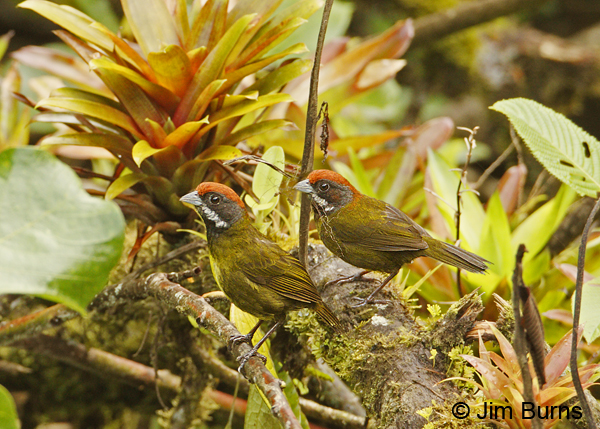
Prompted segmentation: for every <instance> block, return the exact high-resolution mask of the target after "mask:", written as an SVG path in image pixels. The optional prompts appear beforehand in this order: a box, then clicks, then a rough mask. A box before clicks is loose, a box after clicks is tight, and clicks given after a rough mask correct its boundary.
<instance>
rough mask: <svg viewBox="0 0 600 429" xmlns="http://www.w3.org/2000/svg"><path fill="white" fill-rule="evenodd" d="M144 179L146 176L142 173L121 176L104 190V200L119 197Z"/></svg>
mask: <svg viewBox="0 0 600 429" xmlns="http://www.w3.org/2000/svg"><path fill="white" fill-rule="evenodd" d="M146 177H147V176H146V175H145V174H143V173H131V174H125V175H122V176H121V177H119V178H118V179H117V180H115V181H114V182H112V183H111V184H110V186H109V187H108V189H107V190H106V194H105V195H104V198H106V199H107V200H113V199H115V198H116V197H118V196H119V195H121V193H122V192H123V191H126V190H127V189H129V188H131V187H132V186H133V185H135V184H136V183H139V182H141V181H142V180H144V179H145V178H146Z"/></svg>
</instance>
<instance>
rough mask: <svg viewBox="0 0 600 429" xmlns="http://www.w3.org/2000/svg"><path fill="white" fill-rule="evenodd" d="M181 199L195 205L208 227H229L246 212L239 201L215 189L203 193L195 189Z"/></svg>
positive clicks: (222, 228) (221, 228) (223, 228)
mask: <svg viewBox="0 0 600 429" xmlns="http://www.w3.org/2000/svg"><path fill="white" fill-rule="evenodd" d="M181 201H183V202H185V203H188V204H192V205H193V206H194V207H195V209H196V211H197V212H198V214H199V215H200V216H201V217H202V219H203V220H204V223H205V224H206V227H207V228H208V229H213V228H216V229H220V230H225V229H228V228H230V227H231V226H232V225H233V224H234V223H235V222H237V221H238V220H239V219H240V218H241V217H242V216H243V215H244V213H245V211H244V209H243V208H242V207H240V205H239V204H240V203H239V202H237V201H232V200H231V199H229V198H227V197H226V196H225V195H223V194H222V193H220V192H215V191H209V192H206V193H204V194H202V195H199V194H198V192H197V191H193V192H190V193H189V194H187V195H184V196H183V197H182V198H181Z"/></svg>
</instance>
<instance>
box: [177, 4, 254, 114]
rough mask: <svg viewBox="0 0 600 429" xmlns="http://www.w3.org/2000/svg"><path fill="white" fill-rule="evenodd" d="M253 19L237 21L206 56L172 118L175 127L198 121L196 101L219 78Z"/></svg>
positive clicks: (252, 16)
mask: <svg viewBox="0 0 600 429" xmlns="http://www.w3.org/2000/svg"><path fill="white" fill-rule="evenodd" d="M254 17H255V16H254V15H247V16H244V17H242V18H240V19H239V20H237V21H236V23H235V24H234V25H233V26H231V28H229V30H227V32H226V33H225V35H224V36H223V37H222V38H221V40H219V42H218V43H217V45H216V46H215V48H214V49H213V50H212V51H211V52H210V53H209V54H208V56H207V57H206V59H205V60H204V61H203V63H202V66H201V67H200V68H199V69H198V71H197V72H196V74H195V75H194V78H193V79H192V81H191V83H190V85H189V87H188V90H187V92H186V94H185V95H184V96H183V99H182V101H181V103H180V105H179V107H178V108H177V111H176V112H175V115H174V116H173V122H174V123H175V124H176V125H181V124H183V123H184V122H188V121H193V120H197V119H199V116H200V114H201V113H200V114H199V112H198V107H199V106H198V104H199V103H197V99H198V98H199V97H200V95H201V94H202V92H203V91H204V90H205V89H206V87H208V86H209V85H210V84H211V82H213V81H215V80H217V79H218V78H219V76H220V75H221V72H222V71H223V68H224V66H225V60H226V59H227V57H228V56H229V54H230V53H231V51H232V49H233V48H234V46H235V44H236V43H237V42H238V40H239V38H240V36H241V35H242V33H243V32H244V31H245V30H246V28H247V27H248V25H249V24H250V22H251V21H252V20H253V19H254ZM200 104H201V103H200Z"/></svg>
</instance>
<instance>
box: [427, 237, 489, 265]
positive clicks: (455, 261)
mask: <svg viewBox="0 0 600 429" xmlns="http://www.w3.org/2000/svg"><path fill="white" fill-rule="evenodd" d="M428 244H431V243H428ZM435 244H436V245H435V246H430V248H429V249H428V250H431V253H429V252H428V253H427V256H429V257H431V258H433V259H436V260H438V261H440V262H443V263H445V264H448V265H452V266H453V267H457V268H460V269H462V270H467V271H470V272H472V273H483V272H485V271H486V270H487V269H488V264H489V263H490V261H487V260H485V259H483V258H482V257H481V256H477V255H476V254H474V253H471V252H468V251H466V250H464V249H461V248H460V247H457V246H454V245H453V244H449V243H445V242H443V241H439V240H436V243H435Z"/></svg>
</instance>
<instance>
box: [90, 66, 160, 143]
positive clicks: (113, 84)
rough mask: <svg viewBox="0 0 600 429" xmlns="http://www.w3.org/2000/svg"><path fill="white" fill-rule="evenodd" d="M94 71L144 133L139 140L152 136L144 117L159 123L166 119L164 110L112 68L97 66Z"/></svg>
mask: <svg viewBox="0 0 600 429" xmlns="http://www.w3.org/2000/svg"><path fill="white" fill-rule="evenodd" d="M96 73H98V75H99V76H100V77H101V78H102V80H103V81H104V82H105V83H106V85H107V86H108V87H109V88H110V89H111V90H112V92H113V93H114V94H115V95H116V96H117V97H118V98H119V101H120V102H121V104H122V105H123V106H124V107H125V109H126V110H127V111H128V112H129V114H130V115H131V117H132V118H133V120H134V121H135V123H136V124H137V126H138V127H139V128H140V129H141V130H142V132H143V133H144V135H145V137H141V138H140V140H143V139H144V138H149V137H150V136H152V129H151V127H150V125H149V124H148V122H147V121H146V119H151V120H153V121H154V122H157V123H159V124H161V125H163V124H164V123H165V122H166V121H167V119H168V115H167V114H166V113H165V112H164V110H162V109H161V108H160V107H159V106H158V105H157V104H155V102H154V100H152V99H151V98H150V97H149V96H148V95H147V94H146V93H145V92H144V91H143V90H142V89H141V88H140V87H139V86H138V85H136V84H135V83H133V82H131V81H130V80H129V79H127V78H125V77H123V76H121V75H119V74H118V73H116V72H114V71H113V70H108V69H105V68H98V69H96ZM151 143H155V142H151Z"/></svg>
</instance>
